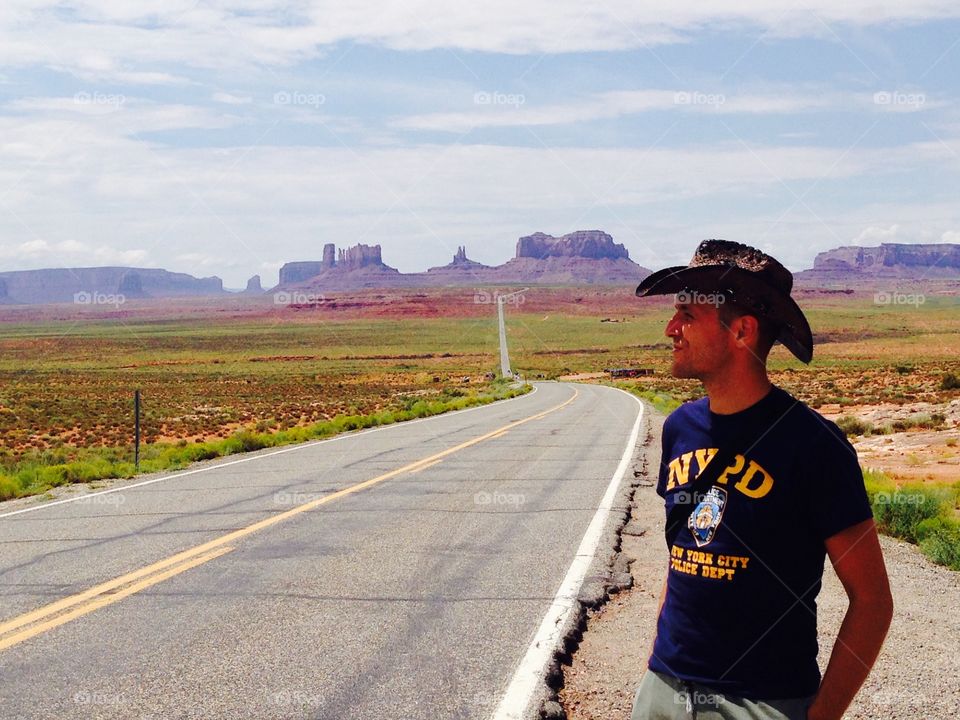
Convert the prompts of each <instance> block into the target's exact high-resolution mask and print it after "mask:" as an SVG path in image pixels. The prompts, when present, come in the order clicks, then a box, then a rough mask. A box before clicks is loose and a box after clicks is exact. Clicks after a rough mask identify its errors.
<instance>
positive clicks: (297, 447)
mask: <svg viewBox="0 0 960 720" xmlns="http://www.w3.org/2000/svg"><path fill="white" fill-rule="evenodd" d="M531 384H532V383H531ZM537 389H538V388H537V386H536V385H534V386H533V390H531V391H530V392H528V393H524V394H523V395H518V396H516V397H512V398H506V402H509V401H510V400H520V399H522V398H525V397H530V396H532V395H534V394H536V392H537ZM502 402H504V400H495V401H494V402H492V403H487V404H486V405H477V406H476V407H471V408H464V409H463V410H454V411H453V412H446V413H440V414H439V415H431V416H430V417H425V418H417V419H416V420H404V421H402V422H398V423H391V424H390V425H381V426H380V427H375V428H367V429H366V430H360V431H359V432H347V433H341V434H339V435H336V436H335V437H332V438H324V439H323V440H308V441H307V442H304V443H298V444H295V445H293V446H291V447H285V448H283V449H281V450H273V451H271V452H267V453H262V454H259V455H251V456H250V457H245V458H241V459H239V460H231V461H230V462H222V463H217V464H215V465H208V466H207V467H202V468H196V469H195V470H184V471H183V472H178V473H174V474H173V475H164V476H163V477H158V478H153V479H152V480H143V481H142V482H138V483H131V484H130V485H123V486H121V487H115V488H111V489H109V490H100V491H98V492H92V493H85V494H83V495H77V496H76V497H71V498H64V499H63V500H52V501H50V502H45V503H40V504H37V505H33V506H31V507H28V508H23V509H21V510H13V511H11V512H8V513H0V519H2V518H8V517H12V516H13V515H20V514H22V513H28V512H35V511H36V510H43V509H45V508H51V507H54V506H55V505H63V504H65V503H70V502H76V501H77V500H86V499H87V498H92V497H96V496H97V495H109V494H110V493H115V492H122V491H124V490H132V489H133V488H138V487H143V486H144V485H153V483H158V482H163V481H164V480H174V479H177V478H182V477H186V476H187V475H196V474H197V473H202V472H207V471H208V470H218V469H220V468H225V467H230V466H231V465H239V464H240V463H245V462H251V461H253V460H261V459H263V458H267V457H273V456H274V455H282V454H283V453H288V452H294V451H295V450H303V449H304V448H308V447H313V446H314V445H322V444H323V443H332V442H337V441H339V440H346V439H348V438H355V437H359V436H360V435H369V434H370V433H375V432H380V431H381V430H392V429H394V428H401V427H409V426H410V425H416V424H417V423H422V422H427V421H428V420H438V419H440V418H444V417H451V416H453V415H460V414H461V413H468V412H472V411H474V410H483V409H484V408H489V407H492V406H493V405H497V404H499V403H502ZM117 479H120V478H117ZM78 484H79V483H78Z"/></svg>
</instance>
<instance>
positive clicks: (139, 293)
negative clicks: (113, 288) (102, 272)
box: [117, 270, 146, 300]
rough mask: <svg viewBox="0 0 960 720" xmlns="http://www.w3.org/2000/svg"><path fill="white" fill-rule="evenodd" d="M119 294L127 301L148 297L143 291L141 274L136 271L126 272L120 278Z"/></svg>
mask: <svg viewBox="0 0 960 720" xmlns="http://www.w3.org/2000/svg"><path fill="white" fill-rule="evenodd" d="M117 293H118V294H120V295H123V297H124V298H125V299H127V300H130V299H133V298H142V297H146V293H145V292H144V291H143V279H142V278H141V277H140V274H139V273H138V272H137V271H136V270H130V271H128V272H125V273H124V274H123V275H122V276H121V277H120V282H119V283H118V285H117Z"/></svg>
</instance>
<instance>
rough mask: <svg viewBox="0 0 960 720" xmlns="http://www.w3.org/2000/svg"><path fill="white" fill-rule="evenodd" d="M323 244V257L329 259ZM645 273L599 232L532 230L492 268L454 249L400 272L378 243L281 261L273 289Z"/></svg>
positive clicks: (597, 280) (608, 278)
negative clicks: (418, 268)
mask: <svg viewBox="0 0 960 720" xmlns="http://www.w3.org/2000/svg"><path fill="white" fill-rule="evenodd" d="M330 247H332V246H330V245H327V246H326V247H325V248H324V257H325V258H327V257H329V254H328V248H330ZM649 274H650V271H649V270H647V269H646V268H643V267H640V266H639V265H637V264H636V263H635V262H633V261H632V260H631V259H630V254H629V253H628V252H627V249H626V248H625V247H624V246H623V245H620V244H617V243H615V242H614V241H613V238H612V237H611V236H610V235H608V234H607V233H605V232H603V231H601V230H580V231H578V232H573V233H569V234H567V235H564V236H562V237H553V236H552V235H547V234H546V233H542V232H538V233H534V234H533V235H527V236H525V237H522V238H520V239H519V241H518V242H517V256H516V257H515V258H513V259H512V260H510V261H509V262H507V263H505V264H503V265H499V266H497V267H490V266H489V265H484V264H482V263H479V262H476V261H474V260H471V259H470V258H469V257H467V249H466V247H458V248H457V252H456V254H454V256H453V260H452V261H451V262H450V263H449V264H447V265H443V266H440V267H432V268H430V269H429V270H427V271H426V272H422V273H409V274H404V273H400V272H398V271H397V270H395V269H394V268H391V267H389V266H387V265H384V264H383V259H382V257H381V252H380V246H379V245H373V246H368V245H356V246H354V247H352V248H349V249H346V250H340V251H339V254H338V258H337V262H336V263H335V264H334V265H333V266H332V267H329V266H328V265H326V262H294V263H287V264H286V265H284V266H283V267H282V268H281V270H280V284H279V285H278V286H277V287H286V288H297V287H298V288H303V289H308V288H309V289H313V290H320V291H322V290H328V289H329V290H340V289H354V288H366V287H429V286H459V285H466V286H470V285H473V286H477V285H485V284H495V283H510V284H513V283H544V284H556V285H562V284H574V283H575V284H601V285H630V284H631V283H637V282H639V281H640V280H642V279H643V278H644V277H646V276H647V275H649Z"/></svg>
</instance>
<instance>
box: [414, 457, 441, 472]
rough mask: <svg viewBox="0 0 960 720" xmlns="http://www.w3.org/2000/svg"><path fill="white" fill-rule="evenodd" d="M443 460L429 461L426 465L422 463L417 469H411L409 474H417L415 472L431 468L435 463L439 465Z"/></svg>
mask: <svg viewBox="0 0 960 720" xmlns="http://www.w3.org/2000/svg"><path fill="white" fill-rule="evenodd" d="M442 462H443V460H434V461H433V462H432V463H427V464H426V465H421V466H420V467H418V468H417V469H416V470H411V471H410V472H409V473H407V474H408V475H413V474H415V473H418V472H420V471H421V470H426V469H427V468H431V467H433V466H434V465H439V464H440V463H442Z"/></svg>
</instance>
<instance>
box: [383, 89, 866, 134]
mask: <svg viewBox="0 0 960 720" xmlns="http://www.w3.org/2000/svg"><path fill="white" fill-rule="evenodd" d="M470 102H471V105H472V106H473V107H472V108H471V110H470V111H467V112H455V113H428V114H424V115H414V116H410V117H406V118H399V119H397V120H394V121H393V126H394V127H398V128H403V129H416V130H437V131H445V132H457V133H463V132H467V131H469V130H471V129H472V128H482V127H522V126H529V127H532V126H539V125H568V124H575V123H581V122H588V121H591V120H606V119H613V118H619V117H624V116H628V115H636V114H639V113H644V112H650V111H668V112H690V113H710V114H721V115H727V114H774V113H781V114H793V113H800V112H807V111H813V110H823V109H826V108H830V107H834V108H836V107H842V106H843V104H844V100H843V98H842V97H840V96H839V95H838V93H835V92H820V93H798V92H796V91H793V90H784V91H782V92H778V93H769V94H754V95H751V94H744V95H728V94H725V93H722V92H715V91H707V90H694V89H682V90H680V89H678V90H618V91H611V92H604V93H596V94H594V95H591V96H589V97H586V98H583V99H582V100H580V101H578V102H569V103H564V104H562V105H545V106H539V107H532V106H528V104H527V101H526V97H525V96H524V95H520V94H512V93H500V92H494V91H481V92H478V93H475V94H474V95H473V96H472V98H471V99H470ZM846 104H849V101H847V103H846Z"/></svg>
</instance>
